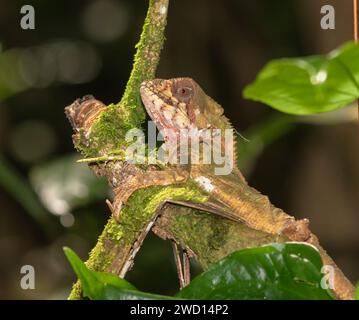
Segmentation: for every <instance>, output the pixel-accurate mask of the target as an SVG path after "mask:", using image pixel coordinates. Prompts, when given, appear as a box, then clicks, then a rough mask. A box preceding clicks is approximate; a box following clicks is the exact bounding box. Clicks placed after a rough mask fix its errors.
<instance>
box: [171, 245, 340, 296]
mask: <svg viewBox="0 0 359 320" xmlns="http://www.w3.org/2000/svg"><path fill="white" fill-rule="evenodd" d="M322 266H323V264H322V260H321V257H320V255H319V253H318V251H317V250H316V249H315V248H314V247H312V246H309V245H305V244H299V243H287V244H272V245H266V246H263V247H258V248H252V249H244V250H240V251H237V252H234V253H232V254H231V255H229V256H227V257H226V258H224V259H223V260H221V261H220V262H218V263H216V264H215V265H213V266H212V267H210V268H209V269H208V270H207V271H205V272H204V273H202V274H201V275H199V276H198V277H196V278H195V279H193V280H192V281H191V283H190V284H189V285H188V286H187V287H185V288H184V289H183V290H181V291H180V292H179V293H178V295H177V297H180V298H187V299H271V300H278V299H287V300H289V299H316V300H317V299H318V300H319V299H320V300H324V299H333V297H332V294H331V292H330V291H329V290H325V289H322V288H321V279H322V277H323V274H322V273H321V268H322Z"/></svg>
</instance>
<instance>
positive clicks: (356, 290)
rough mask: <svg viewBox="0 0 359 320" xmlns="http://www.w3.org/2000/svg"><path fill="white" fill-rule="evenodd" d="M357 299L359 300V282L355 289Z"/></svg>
mask: <svg viewBox="0 0 359 320" xmlns="http://www.w3.org/2000/svg"><path fill="white" fill-rule="evenodd" d="M355 299H356V300H359V282H358V283H357V287H356V289H355Z"/></svg>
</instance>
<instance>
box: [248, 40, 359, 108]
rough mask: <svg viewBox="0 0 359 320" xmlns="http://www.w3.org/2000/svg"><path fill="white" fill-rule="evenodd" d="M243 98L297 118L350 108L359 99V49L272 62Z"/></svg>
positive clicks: (351, 47) (345, 48)
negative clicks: (345, 107)
mask: <svg viewBox="0 0 359 320" xmlns="http://www.w3.org/2000/svg"><path fill="white" fill-rule="evenodd" d="M244 97H245V98H247V99H252V100H256V101H260V102H263V103H265V104H268V105H269V106H271V107H272V108H274V109H276V110H279V111H281V112H284V113H289V114H297V115H308V114H314V113H320V112H325V111H329V110H334V109H338V108H342V107H344V106H347V105H348V104H350V103H351V102H353V101H354V100H356V99H358V98H359V46H358V45H356V44H354V43H352V42H350V43H347V44H345V45H343V46H341V47H340V48H339V49H337V50H334V51H332V52H331V53H329V54H328V55H326V56H310V57H307V58H295V59H279V60H274V61H271V62H269V63H268V64H267V65H266V66H265V67H264V68H263V69H262V71H261V72H260V73H259V75H258V76H257V78H256V80H255V81H254V83H252V84H250V85H249V86H247V87H246V88H245V90H244Z"/></svg>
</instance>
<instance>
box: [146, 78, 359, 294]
mask: <svg viewBox="0 0 359 320" xmlns="http://www.w3.org/2000/svg"><path fill="white" fill-rule="evenodd" d="M140 93H141V98H142V101H143V103H144V105H145V108H146V110H147V112H148V114H149V115H150V117H151V119H152V120H153V121H154V122H155V124H156V126H157V128H158V129H159V131H160V132H161V133H162V135H163V137H164V141H165V148H166V149H167V151H168V152H169V154H178V157H179V156H180V155H181V152H178V149H179V148H180V146H181V143H180V141H181V138H183V135H188V132H189V131H191V132H195V134H197V135H198V136H199V137H200V138H201V136H202V134H203V132H205V131H206V129H209V130H213V131H214V132H216V134H218V132H220V133H221V134H223V133H224V131H225V130H226V129H227V130H233V128H232V125H231V124H230V122H229V120H228V119H227V118H226V117H225V116H224V115H223V108H222V107H221V106H220V105H219V104H218V103H216V102H215V101H214V100H213V99H212V98H210V97H209V96H207V95H206V94H205V92H204V91H203V90H202V89H201V87H200V86H199V85H198V84H197V83H196V82H195V81H194V80H192V79H190V78H176V79H170V80H162V79H155V80H151V81H145V82H143V83H142V85H141V88H140ZM187 137H188V136H187ZM212 138H213V136H212ZM202 140H203V142H204V141H205V140H204V139H202ZM200 141H201V140H200ZM219 141H220V143H219V145H218V144H217V146H213V149H212V151H217V152H218V151H219V152H223V151H224V149H225V148H227V149H228V148H229V150H230V151H231V152H230V154H231V155H232V161H233V170H232V171H231V172H230V173H229V174H226V175H218V174H216V170H215V166H214V165H213V163H208V162H205V161H204V159H208V156H207V155H206V154H204V151H202V150H205V148H199V156H198V157H197V159H199V162H196V163H189V164H184V165H182V164H181V163H179V164H178V161H175V162H176V163H175V164H172V165H170V166H169V169H167V170H169V172H172V173H173V172H175V171H176V170H177V169H178V168H181V172H183V171H186V170H187V171H188V175H187V177H188V179H191V180H193V181H195V182H196V183H197V184H198V185H199V186H200V187H201V188H203V189H204V190H205V191H206V192H208V193H209V194H210V195H211V196H213V198H215V199H217V200H219V201H220V202H221V203H223V205H224V206H225V207H226V208H229V210H230V211H231V212H232V213H234V215H236V216H237V217H238V220H239V221H242V222H244V223H246V224H247V225H248V226H249V227H251V228H254V229H256V230H260V231H264V232H267V233H270V234H278V235H284V236H286V237H287V238H288V240H289V241H301V242H306V243H308V244H312V245H314V246H315V247H316V248H317V249H318V250H319V252H320V254H321V256H322V259H323V262H324V264H326V265H331V266H333V268H334V270H335V274H334V292H335V294H336V295H337V297H339V298H342V299H351V298H353V293H354V287H353V286H352V284H351V283H350V282H349V280H347V278H346V277H345V276H344V275H343V273H342V272H341V270H340V269H339V268H338V267H337V266H336V265H335V263H334V262H333V260H332V259H331V258H330V257H329V256H328V255H327V253H326V252H325V250H324V249H322V248H321V246H320V245H319V242H318V239H317V237H316V236H315V235H313V234H312V233H311V231H310V230H309V228H308V224H309V221H308V220H307V219H303V220H295V219H294V218H293V217H292V216H290V215H288V214H286V213H285V212H284V211H283V210H281V209H279V208H276V207H275V206H274V205H272V204H271V202H270V201H269V199H268V197H267V196H264V195H262V194H261V193H259V192H258V191H257V190H255V189H254V188H252V187H250V186H249V185H248V184H247V182H246V181H245V179H244V178H243V176H242V174H241V172H240V170H239V168H238V167H237V166H236V142H235V140H234V141H233V142H232V144H230V145H228V144H227V142H226V141H225V139H224V138H223V135H222V138H221V139H220V140H219ZM216 148H217V150H216ZM218 149H219V150H218ZM189 152H191V151H189ZM197 152H198V151H197ZM170 158H171V157H170ZM182 176H183V174H182ZM169 177H170V180H172V181H173V175H170V176H169ZM162 183H163V184H170V181H167V182H166V178H164V177H162Z"/></svg>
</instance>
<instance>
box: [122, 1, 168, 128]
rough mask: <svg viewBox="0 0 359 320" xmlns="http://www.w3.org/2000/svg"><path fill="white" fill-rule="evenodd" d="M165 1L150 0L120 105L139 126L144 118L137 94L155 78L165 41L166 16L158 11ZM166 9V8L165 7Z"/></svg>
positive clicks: (144, 113) (143, 111)
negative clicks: (142, 85) (141, 86)
mask: <svg viewBox="0 0 359 320" xmlns="http://www.w3.org/2000/svg"><path fill="white" fill-rule="evenodd" d="M166 3H167V1H159V0H150V3H149V11H148V14H147V16H146V19H145V22H144V25H143V28H142V34H141V37H140V41H139V42H138V44H137V45H136V49H137V50H136V54H135V58H134V63H133V68H132V71H131V75H130V78H129V80H128V82H127V86H126V90H125V93H124V95H123V97H122V99H121V102H120V104H122V105H125V106H126V108H127V109H129V110H130V111H131V113H130V117H131V119H132V120H131V122H133V123H134V124H135V125H136V126H140V125H141V124H142V123H143V121H144V120H145V118H146V112H145V110H144V108H143V107H142V103H141V98H140V94H139V88H140V84H141V83H142V82H143V81H145V80H149V79H153V78H154V77H155V71H156V69H157V65H158V62H159V60H160V53H161V50H162V47H163V43H164V40H165V37H164V30H165V27H166V15H165V14H164V15H159V14H158V10H159V8H160V7H161V6H163V5H165V4H166ZM166 9H167V7H166Z"/></svg>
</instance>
